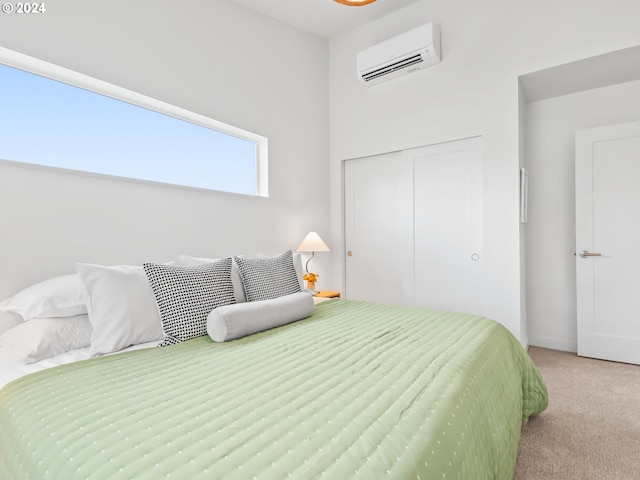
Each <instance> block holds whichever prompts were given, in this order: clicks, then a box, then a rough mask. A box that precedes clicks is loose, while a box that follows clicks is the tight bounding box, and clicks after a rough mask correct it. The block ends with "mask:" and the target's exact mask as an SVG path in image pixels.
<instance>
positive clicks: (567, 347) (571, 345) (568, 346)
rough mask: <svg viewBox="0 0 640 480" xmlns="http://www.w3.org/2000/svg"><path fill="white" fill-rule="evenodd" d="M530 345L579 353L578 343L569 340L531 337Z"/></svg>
mask: <svg viewBox="0 0 640 480" xmlns="http://www.w3.org/2000/svg"><path fill="white" fill-rule="evenodd" d="M529 345H530V346H532V347H542V348H550V349H552V350H561V351H563V352H573V353H576V352H577V351H578V343H577V342H570V341H567V340H558V339H557V338H546V337H533V336H532V337H529Z"/></svg>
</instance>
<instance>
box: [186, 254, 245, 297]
mask: <svg viewBox="0 0 640 480" xmlns="http://www.w3.org/2000/svg"><path fill="white" fill-rule="evenodd" d="M218 260H220V259H219V258H205V257H191V256H189V255H179V256H178V264H179V265H184V266H187V267H193V266H194V265H202V264H203V263H213V262H217V261H218ZM231 283H232V284H233V294H234V296H235V298H236V303H241V302H246V301H247V296H246V295H245V294H244V285H242V277H240V271H239V270H238V264H237V263H236V262H235V261H233V263H232V265H231Z"/></svg>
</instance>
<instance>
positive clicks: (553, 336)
mask: <svg viewBox="0 0 640 480" xmlns="http://www.w3.org/2000/svg"><path fill="white" fill-rule="evenodd" d="M635 120H640V81H635V82H627V83H622V84H618V85H614V86H610V87H606V88H598V89H594V90H587V91H584V92H580V93H575V94H572V95H565V96H561V97H556V98H552V99H549V100H543V101H538V102H532V103H529V104H527V105H526V119H525V124H526V129H525V131H526V140H525V146H526V159H527V170H528V172H529V222H528V223H527V245H528V247H527V256H526V257H527V301H528V318H529V340H530V343H531V344H532V345H537V346H541V347H547V348H555V349H559V350H567V351H573V352H575V351H576V348H577V333H576V321H577V317H576V272H575V261H576V257H575V256H574V252H575V249H576V245H575V180H574V174H575V163H574V162H575V144H574V133H575V131H576V130H580V129H583V128H591V127H597V126H602V125H610V124H615V123H624V122H630V121H635Z"/></svg>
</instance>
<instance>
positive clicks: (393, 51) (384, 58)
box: [356, 23, 440, 85]
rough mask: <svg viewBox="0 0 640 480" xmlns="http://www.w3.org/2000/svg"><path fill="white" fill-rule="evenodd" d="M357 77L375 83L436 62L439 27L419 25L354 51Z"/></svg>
mask: <svg viewBox="0 0 640 480" xmlns="http://www.w3.org/2000/svg"><path fill="white" fill-rule="evenodd" d="M356 60H357V67H358V78H359V79H360V81H361V82H362V83H364V84H365V85H376V84H378V83H381V82H385V81H387V80H391V79H392V78H396V77H400V76H402V75H406V74H407V73H412V72H415V71H417V70H422V69H423V68H427V67H428V66H430V65H435V64H436V63H439V62H440V30H439V29H438V26H437V25H435V24H433V23H427V24H425V25H421V26H419V27H416V28H414V29H412V30H409V31H406V32H404V33H401V34H400V35H396V36H395V37H392V38H389V39H387V40H385V41H383V42H380V43H378V44H376V45H373V46H371V47H369V48H366V49H364V50H362V51H360V52H358V54H357V56H356Z"/></svg>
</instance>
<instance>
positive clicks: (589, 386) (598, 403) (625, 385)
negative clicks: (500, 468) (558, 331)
mask: <svg viewBox="0 0 640 480" xmlns="http://www.w3.org/2000/svg"><path fill="white" fill-rule="evenodd" d="M529 354H530V355H531V357H532V358H533V361H534V362H535V364H536V365H537V366H538V369H539V370H540V373H541V374H542V377H543V378H544V380H545V382H546V384H547V389H548V390H549V407H548V408H547V410H546V411H544V412H543V413H541V414H539V415H537V416H534V417H531V418H530V419H529V422H528V423H527V424H526V425H525V427H524V428H523V430H522V439H521V442H520V450H519V453H518V461H517V464H516V474H515V480H550V479H559V480H574V479H575V480H592V479H593V480H609V479H611V480H627V479H629V480H632V479H633V480H637V479H640V366H636V365H627V364H622V363H615V362H606V361H602V360H594V359H589V358H583V357H578V356H577V355H576V354H573V353H567V352H559V351H556V350H548V349H545V348H538V347H531V348H530V349H529Z"/></svg>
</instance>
